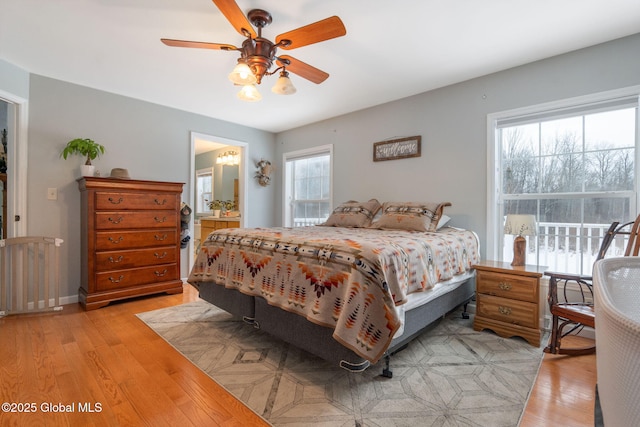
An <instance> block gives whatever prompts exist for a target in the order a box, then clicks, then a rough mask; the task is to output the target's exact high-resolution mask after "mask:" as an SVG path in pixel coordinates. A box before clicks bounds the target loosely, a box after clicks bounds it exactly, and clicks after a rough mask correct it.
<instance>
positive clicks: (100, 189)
mask: <svg viewBox="0 0 640 427" xmlns="http://www.w3.org/2000/svg"><path fill="white" fill-rule="evenodd" d="M78 185H79V187H80V193H81V210H82V214H81V228H82V236H81V245H82V259H81V261H82V262H81V269H82V277H81V285H80V289H79V300H80V303H81V304H82V306H83V307H84V308H85V309H87V310H91V309H95V308H99V307H102V306H105V305H107V304H109V303H110V302H112V301H116V300H121V299H125V298H130V297H135V296H140V295H148V294H154V293H160V292H166V293H180V292H182V280H181V278H180V214H179V209H180V199H181V193H182V186H183V184H182V183H174V182H156V181H140V180H128V179H112V178H96V177H84V178H80V179H78Z"/></svg>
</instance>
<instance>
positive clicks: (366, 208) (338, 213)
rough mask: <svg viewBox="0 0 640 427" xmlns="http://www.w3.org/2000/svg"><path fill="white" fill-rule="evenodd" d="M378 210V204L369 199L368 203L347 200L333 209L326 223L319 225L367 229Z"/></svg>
mask: <svg viewBox="0 0 640 427" xmlns="http://www.w3.org/2000/svg"><path fill="white" fill-rule="evenodd" d="M379 210H380V202H379V201H377V200H376V199H371V200H369V201H368V202H356V201H355V200H349V201H348V202H344V203H342V204H341V205H340V206H338V207H337V208H335V209H334V210H333V212H332V213H331V215H330V216H329V218H328V219H327V221H326V222H324V223H323V224H319V225H324V226H327V227H368V226H369V225H371V221H372V220H373V217H374V216H375V215H376V213H378V211H379Z"/></svg>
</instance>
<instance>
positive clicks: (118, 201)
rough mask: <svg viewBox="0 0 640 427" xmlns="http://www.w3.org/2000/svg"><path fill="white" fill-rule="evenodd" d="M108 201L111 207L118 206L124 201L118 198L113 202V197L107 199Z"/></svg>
mask: <svg viewBox="0 0 640 427" xmlns="http://www.w3.org/2000/svg"><path fill="white" fill-rule="evenodd" d="M109 201H110V202H111V204H113V205H119V204H120V203H122V202H123V201H124V199H123V198H122V197H120V198H118V200H115V199H114V198H113V197H109Z"/></svg>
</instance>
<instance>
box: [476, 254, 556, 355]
mask: <svg viewBox="0 0 640 427" xmlns="http://www.w3.org/2000/svg"><path fill="white" fill-rule="evenodd" d="M473 268H475V269H476V316H475V319H474V322H473V329H475V330H476V331H480V330H482V329H485V328H486V329H491V330H492V331H494V332H495V333H496V334H498V335H500V336H501V337H513V336H520V337H522V338H524V339H526V340H527V341H528V342H529V343H530V344H531V345H534V346H536V347H539V346H540V278H541V277H542V275H543V273H544V271H545V270H546V268H547V267H538V266H535V265H534V266H531V265H525V266H522V267H513V266H511V265H510V264H509V263H507V262H499V261H482V262H480V263H478V264H476V265H474V266H473Z"/></svg>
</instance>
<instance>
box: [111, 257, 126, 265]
mask: <svg viewBox="0 0 640 427" xmlns="http://www.w3.org/2000/svg"><path fill="white" fill-rule="evenodd" d="M123 259H124V257H123V256H122V255H120V256H119V257H118V259H113V257H112V256H110V257H109V262H112V263H114V264H117V263H119V262H122V260H123Z"/></svg>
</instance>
